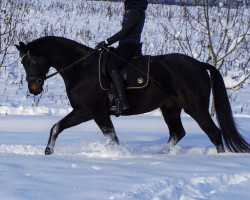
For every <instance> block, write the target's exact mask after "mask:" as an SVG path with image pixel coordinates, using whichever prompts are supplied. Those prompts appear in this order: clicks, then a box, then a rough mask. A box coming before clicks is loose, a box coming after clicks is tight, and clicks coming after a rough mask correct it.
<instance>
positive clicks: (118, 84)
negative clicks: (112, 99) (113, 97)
mask: <svg viewBox="0 0 250 200" xmlns="http://www.w3.org/2000/svg"><path fill="white" fill-rule="evenodd" d="M147 6H148V2H147V0H126V1H125V2H124V8H125V12H124V15H123V20H122V29H121V30H120V31H119V32H118V33H116V34H115V35H113V36H111V37H110V38H108V39H106V40H104V41H102V42H100V43H99V44H98V45H97V46H96V47H95V49H97V50H99V49H101V48H103V47H107V46H109V45H112V44H113V43H115V42H117V41H119V45H118V47H117V48H116V49H115V51H114V53H113V54H111V56H110V59H109V61H108V64H107V69H108V72H109V75H110V77H111V79H112V82H113V83H114V86H115V90H116V92H117V93H118V96H119V100H120V110H126V109H128V108H129V103H128V99H127V96H126V92H125V85H124V80H123V78H122V77H121V75H120V74H119V71H118V70H119V68H120V67H122V66H123V64H124V63H125V62H124V60H128V59H130V58H131V57H132V56H133V54H134V53H135V52H136V50H138V48H140V40H141V33H142V29H143V26H144V22H145V10H146V9H147Z"/></svg>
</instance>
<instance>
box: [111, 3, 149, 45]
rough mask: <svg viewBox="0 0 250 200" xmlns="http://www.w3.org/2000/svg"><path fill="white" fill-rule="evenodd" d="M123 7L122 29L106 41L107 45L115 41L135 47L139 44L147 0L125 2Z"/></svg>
mask: <svg viewBox="0 0 250 200" xmlns="http://www.w3.org/2000/svg"><path fill="white" fill-rule="evenodd" d="M124 6H125V13H124V15H123V21H122V29H121V30H120V31H119V32H118V33H116V34H115V35H113V36H112V37H110V38H109V39H107V41H108V44H109V45H111V44H113V43H115V42H117V41H119V42H120V43H129V44H135V45H138V44H140V41H141V33H142V29H143V26H144V22H145V10H146V9H147V6H148V2H147V0H126V1H125V2H124Z"/></svg>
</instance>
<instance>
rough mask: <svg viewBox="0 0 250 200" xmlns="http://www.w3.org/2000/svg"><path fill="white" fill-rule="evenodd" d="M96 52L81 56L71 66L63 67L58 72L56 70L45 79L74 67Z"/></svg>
mask: <svg viewBox="0 0 250 200" xmlns="http://www.w3.org/2000/svg"><path fill="white" fill-rule="evenodd" d="M94 53H95V51H93V52H91V53H89V54H87V55H86V56H84V57H82V58H80V59H79V60H77V61H75V62H73V63H72V64H70V65H69V66H67V67H65V68H63V69H61V70H59V71H57V72H55V73H53V74H50V75H48V76H46V77H45V78H44V80H47V79H49V78H51V77H53V76H55V75H57V74H59V73H61V72H63V71H66V70H67V69H70V68H71V67H73V66H74V65H76V64H78V63H80V62H81V61H83V60H85V59H86V58H88V57H89V56H91V55H92V54H94Z"/></svg>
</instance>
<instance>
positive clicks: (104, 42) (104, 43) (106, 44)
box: [95, 40, 108, 50]
mask: <svg viewBox="0 0 250 200" xmlns="http://www.w3.org/2000/svg"><path fill="white" fill-rule="evenodd" d="M107 46H108V43H107V40H105V41H102V42H100V43H99V44H98V45H96V47H95V49H96V50H99V49H102V48H103V47H107Z"/></svg>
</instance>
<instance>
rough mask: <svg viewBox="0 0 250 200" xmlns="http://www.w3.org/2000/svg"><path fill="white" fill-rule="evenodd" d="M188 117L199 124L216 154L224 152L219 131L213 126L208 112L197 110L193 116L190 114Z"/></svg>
mask: <svg viewBox="0 0 250 200" xmlns="http://www.w3.org/2000/svg"><path fill="white" fill-rule="evenodd" d="M190 115H191V117H192V118H193V119H194V120H195V121H196V122H197V123H198V124H199V126H200V127H201V129H202V130H203V131H204V132H205V133H206V134H207V136H208V137H209V139H210V140H211V142H212V143H213V144H214V146H215V147H216V150H217V152H218V153H223V152H225V149H224V145H223V142H222V135H221V131H220V129H219V128H218V127H217V126H216V125H215V123H214V121H213V120H212V118H211V116H210V114H209V112H208V110H204V111H202V109H198V110H197V112H195V113H193V114H191V113H190Z"/></svg>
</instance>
